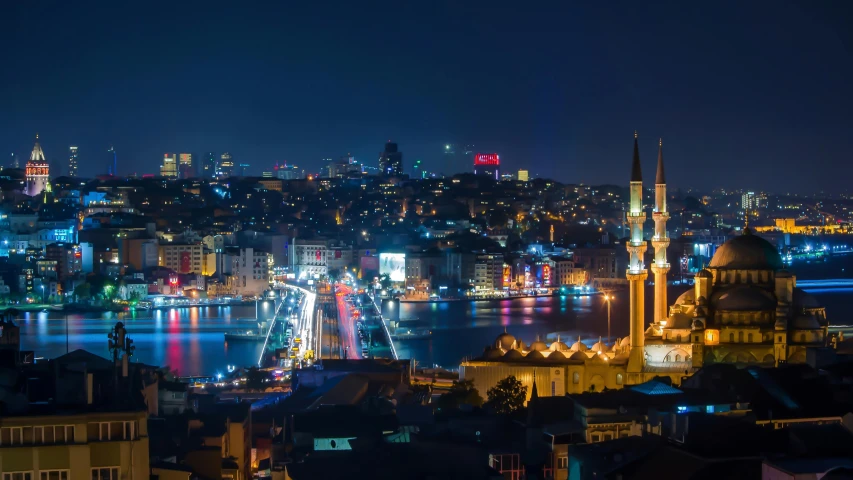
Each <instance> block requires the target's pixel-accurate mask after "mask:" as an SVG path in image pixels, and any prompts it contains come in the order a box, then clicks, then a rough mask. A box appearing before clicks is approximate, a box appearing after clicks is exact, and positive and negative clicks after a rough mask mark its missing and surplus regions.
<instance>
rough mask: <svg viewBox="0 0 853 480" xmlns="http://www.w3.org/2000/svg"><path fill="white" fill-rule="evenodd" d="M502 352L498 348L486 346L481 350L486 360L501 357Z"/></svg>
mask: <svg viewBox="0 0 853 480" xmlns="http://www.w3.org/2000/svg"><path fill="white" fill-rule="evenodd" d="M503 354H504V353H503V352H502V351H501V349H500V348H487V349H486V351H484V352H483V358H484V359H487V360H495V359H498V358H501V357H503Z"/></svg>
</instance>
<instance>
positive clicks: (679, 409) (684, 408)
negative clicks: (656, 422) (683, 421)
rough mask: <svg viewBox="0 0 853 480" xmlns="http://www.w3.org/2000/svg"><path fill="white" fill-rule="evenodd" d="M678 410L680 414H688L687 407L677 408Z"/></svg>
mask: <svg viewBox="0 0 853 480" xmlns="http://www.w3.org/2000/svg"><path fill="white" fill-rule="evenodd" d="M676 410H677V411H678V413H686V412H687V407H676Z"/></svg>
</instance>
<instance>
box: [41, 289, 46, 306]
mask: <svg viewBox="0 0 853 480" xmlns="http://www.w3.org/2000/svg"><path fill="white" fill-rule="evenodd" d="M41 303H42V305H44V303H45V301H44V285H42V286H41Z"/></svg>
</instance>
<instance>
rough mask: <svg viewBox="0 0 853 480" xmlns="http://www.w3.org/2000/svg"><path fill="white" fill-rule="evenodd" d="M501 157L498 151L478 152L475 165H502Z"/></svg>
mask: <svg viewBox="0 0 853 480" xmlns="http://www.w3.org/2000/svg"><path fill="white" fill-rule="evenodd" d="M500 164H501V157H500V155H498V154H497V153H478V154H477V155H475V156H474V165H500Z"/></svg>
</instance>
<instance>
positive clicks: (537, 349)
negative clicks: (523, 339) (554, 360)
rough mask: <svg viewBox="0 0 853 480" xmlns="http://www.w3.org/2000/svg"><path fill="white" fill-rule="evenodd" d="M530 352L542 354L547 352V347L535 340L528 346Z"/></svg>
mask: <svg viewBox="0 0 853 480" xmlns="http://www.w3.org/2000/svg"><path fill="white" fill-rule="evenodd" d="M530 350H532V351H534V352H544V351H546V350H548V345H547V344H546V343H545V342H540V341H539V340H536V341H535V342H533V343H531V344H530Z"/></svg>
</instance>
